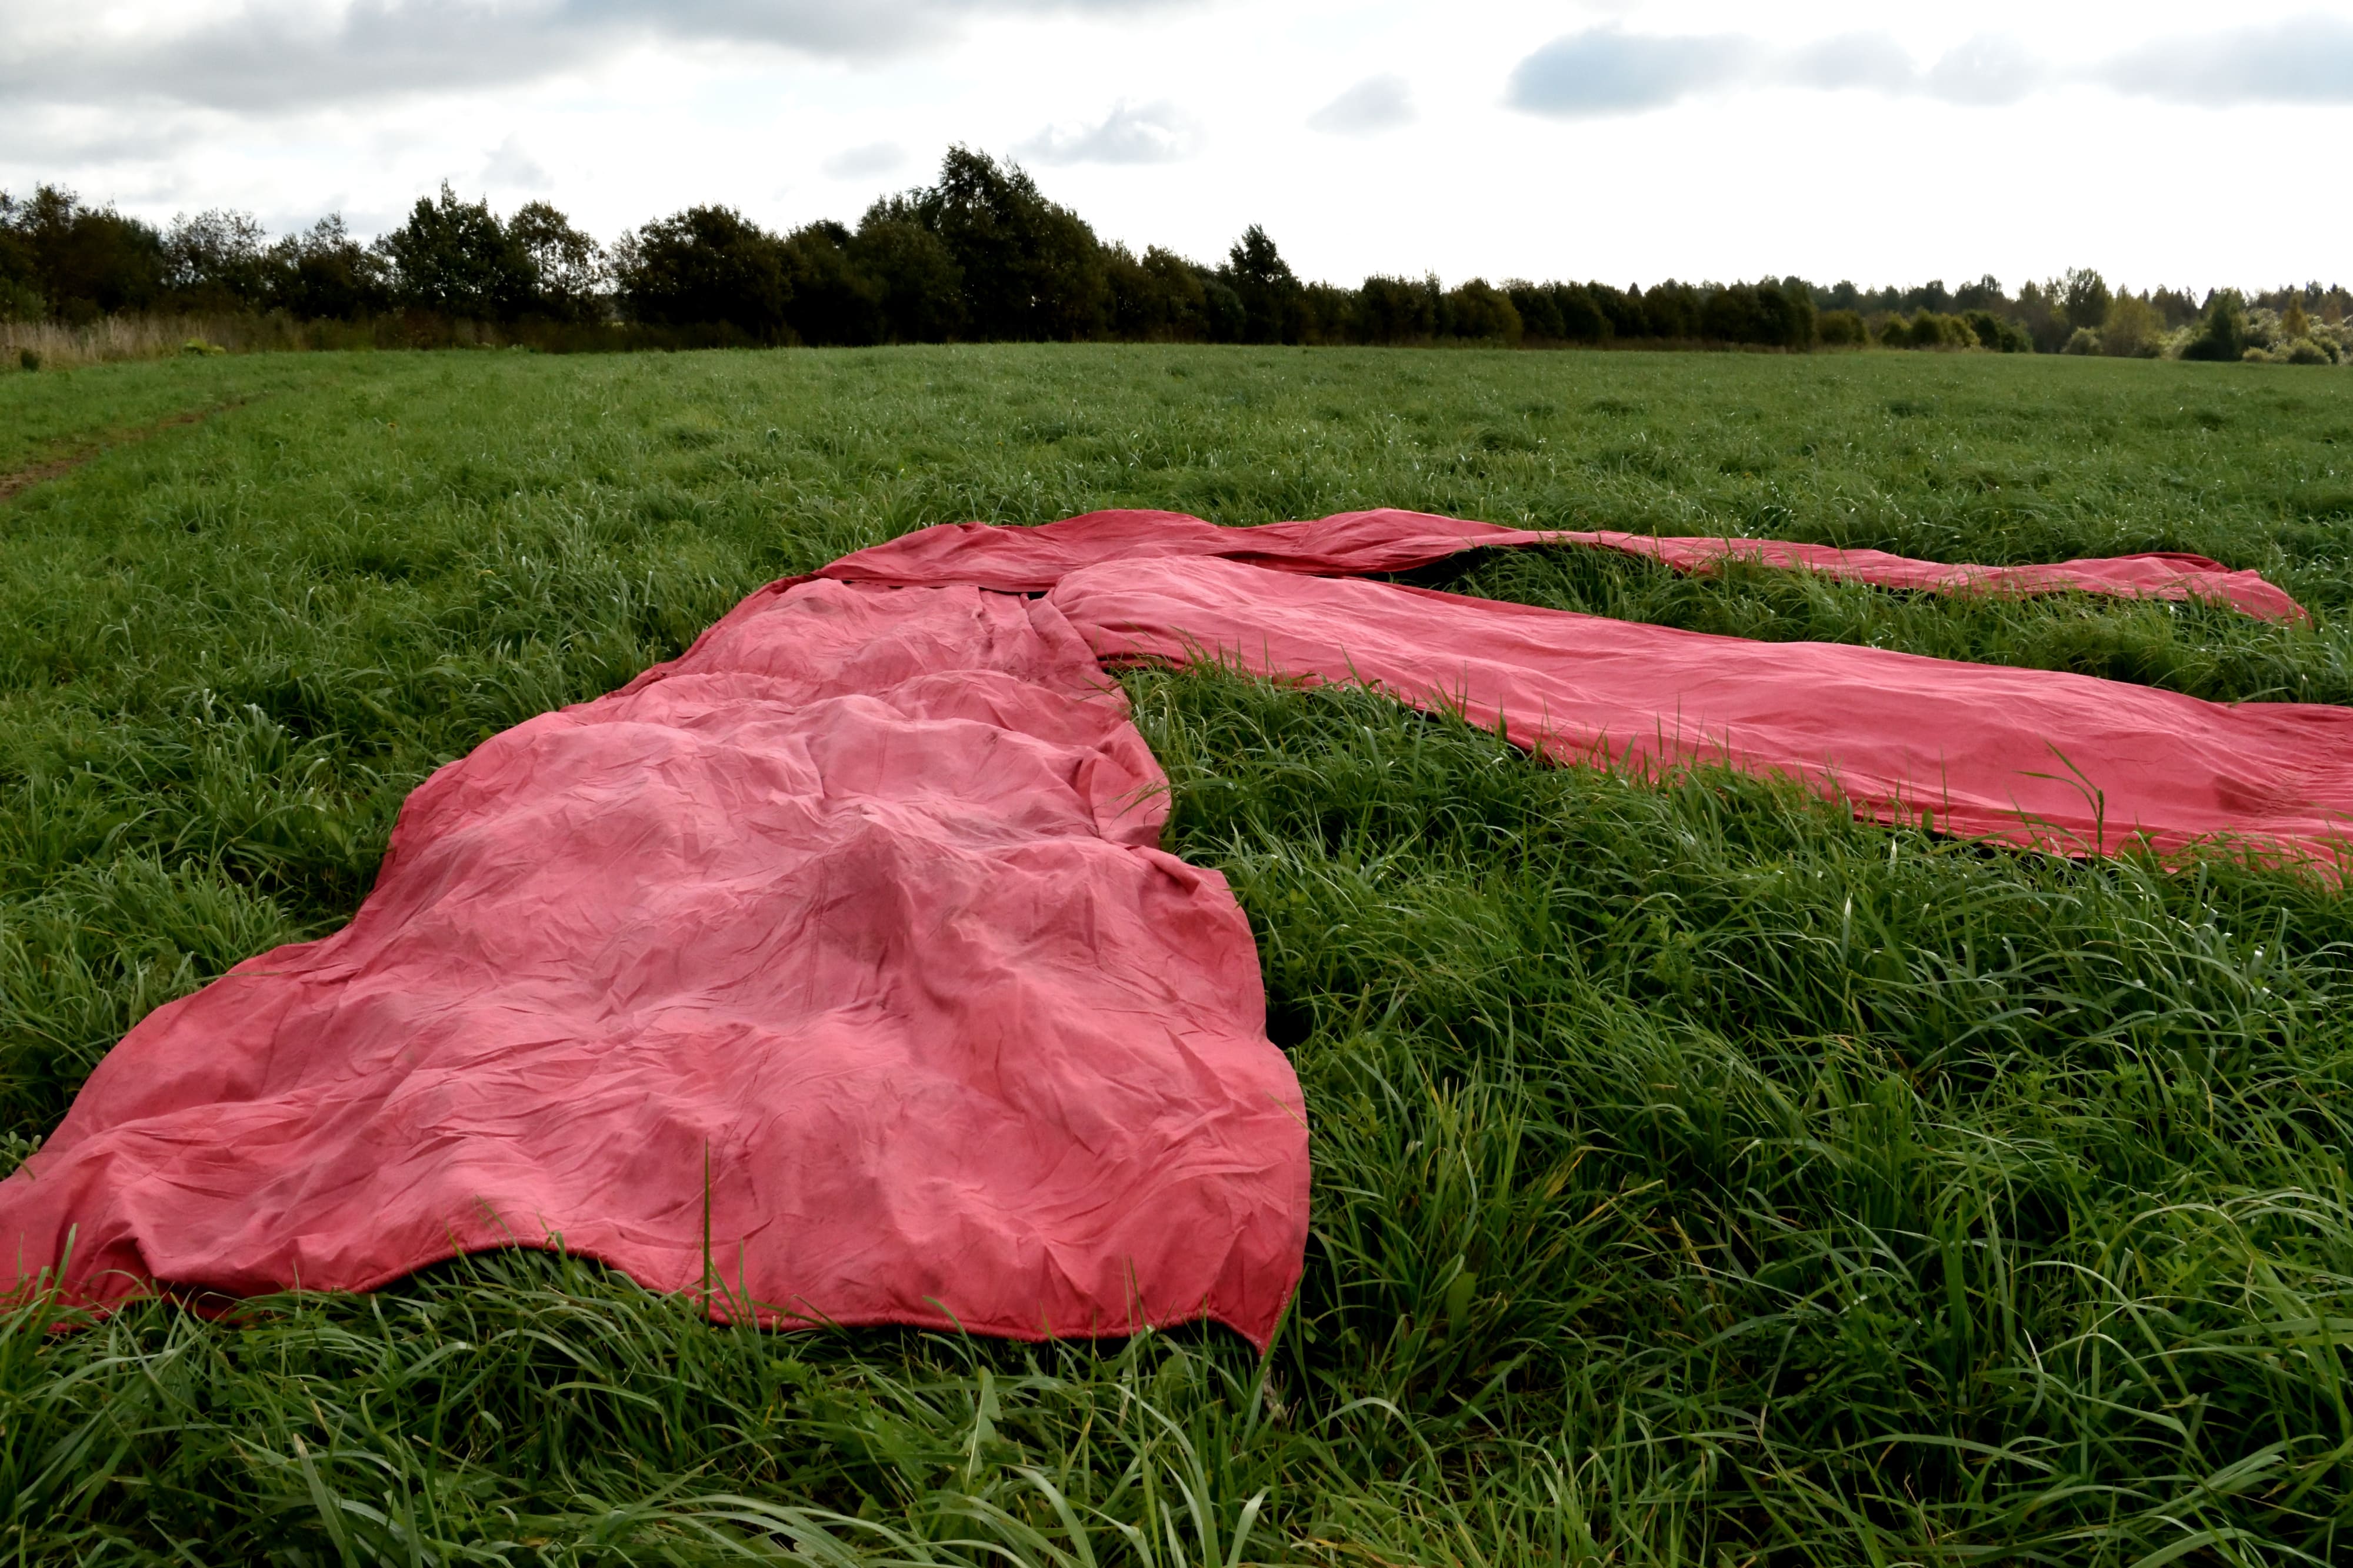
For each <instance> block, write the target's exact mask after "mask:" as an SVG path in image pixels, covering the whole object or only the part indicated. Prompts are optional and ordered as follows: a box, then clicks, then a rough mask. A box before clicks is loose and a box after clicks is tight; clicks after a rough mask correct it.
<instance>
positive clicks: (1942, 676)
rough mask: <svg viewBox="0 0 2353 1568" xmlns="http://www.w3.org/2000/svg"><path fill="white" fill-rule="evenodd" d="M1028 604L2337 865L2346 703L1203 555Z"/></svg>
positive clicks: (2349, 819)
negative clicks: (1652, 619)
mask: <svg viewBox="0 0 2353 1568" xmlns="http://www.w3.org/2000/svg"><path fill="white" fill-rule="evenodd" d="M1046 602H1047V603H1049V604H1050V605H1054V606H1056V607H1057V608H1059V609H1060V611H1061V612H1062V613H1063V614H1064V615H1065V616H1068V617H1069V618H1070V621H1071V625H1072V626H1076V627H1077V628H1078V630H1079V631H1080V633H1081V634H1082V635H1083V636H1084V637H1086V639H1087V641H1088V644H1089V646H1091V647H1093V649H1094V650H1095V652H1096V653H1098V654H1100V655H1103V657H1105V658H1160V659H1167V660H1171V661H1175V662H1178V663H1189V662H1202V661H1210V662H1222V663H1227V664H1230V665H1233V666H1236V667H1238V668H1242V669H1244V670H1248V671H1250V672H1251V673H1253V674H1258V675H1263V676H1271V677H1278V678H1285V679H1301V680H1306V681H1310V682H1326V681H1337V682H1352V683H1359V684H1363V685H1367V686H1376V687H1378V688H1379V689H1382V690H1384V691H1386V692H1388V694H1389V695H1391V696H1393V697H1395V698H1397V699H1398V700H1401V701H1404V702H1407V703H1410V704H1413V705H1414V706H1417V707H1420V708H1424V709H1432V710H1437V709H1449V710H1459V711H1461V713H1462V714H1463V715H1464V716H1465V717H1466V718H1468V719H1470V720H1471V721H1472V722H1475V723H1477V724H1479V725H1481V726H1482V727H1484V728H1487V729H1495V728H1497V727H1498V726H1500V727H1501V728H1502V729H1503V731H1504V733H1505V734H1506V735H1507V736H1508V737H1509V738H1510V739H1511V741H1512V742H1514V744H1517V745H1520V746H1523V747H1526V748H1528V749H1531V750H1534V751H1537V752H1542V753H1544V754H1546V755H1547V756H1551V757H1554V758H1556V759H1558V760H1561V761H1567V762H1580V763H1599V764H1604V765H1609V766H1615V767H1620V768H1626V769H1629V770H1630V771H1633V772H1636V773H1645V774H1650V773H1657V772H1658V771H1660V770H1661V769H1662V768H1676V767H1683V766H1688V765H1691V764H1694V763H1702V764H1716V765H1723V766H1727V767H1731V768H1734V769H1736V770H1738V771H1740V772H1743V773H1752V774H1756V775H1758V776H1763V777H1777V776H1778V777H1786V778H1790V779H1795V780H1799V781H1800V782H1802V783H1804V784H1807V785H1809V786H1810V787H1811V788H1813V789H1814V790H1815V791H1817V792H1818V793H1820V794H1822V795H1827V796H1830V797H1831V798H1834V799H1839V800H1842V801H1845V802H1847V803H1849V804H1850V805H1852V807H1853V808H1854V810H1855V811H1856V812H1858V813H1859V814H1861V815H1862V816H1869V817H1873V818H1876V819H1879V820H1882V821H1891V822H1892V821H1911V822H1922V823H1925V824H1926V825H1927V826H1933V827H1935V828H1936V829H1938V830H1940V831H1943V832H1947V833H1952V834H1959V835H1963V836H1966V837H1983V838H1990V839H1996V840H2000V841H2001V842H2004V843H2010V844H2017V845H2024V846H2031V847H2038V848H2044V849H2052V850H2057V851H2059V852H2061V853H2065V854H2113V853H2116V851H2118V850H2120V849H2122V848H2124V847H2126V844H2127V843H2128V842H2132V841H2135V840H2137V841H2139V842H2141V843H2144V844H2146V845H2147V847H2150V848H2152V849H2154V850H2156V851H2158V852H2159V853H2161V854H2166V853H2178V852H2179V851H2180V850H2182V849H2185V848H2187V847H2189V846H2190V845H2192V844H2194V843H2197V842H2199V841H2200V840H2206V839H2211V838H2217V837H2229V838H2236V839H2239V840H2242V841H2243V842H2244V843H2245V844H2246V845H2247V846H2248V847H2251V848H2253V849H2254V850H2256V851H2257V852H2258V854H2259V855H2261V854H2264V853H2271V854H2275V855H2278V854H2284V855H2285V856H2286V857H2288V858H2295V859H2302V860H2312V861H2317V862H2322V863H2326V864H2328V865H2331V866H2334V865H2337V864H2339V863H2341V858H2342V857H2343V856H2344V854H2345V852H2346V850H2347V848H2348V834H2353V709H2347V708H2337V707H2329V706H2324V705H2320V704H2314V703H2292V702H2246V703H2221V702H2207V701H2203V700H2200V699H2198V698H2194V697H2185V696H2182V695H2180V694H2179V693H2178V692H2171V691H2160V690H2158V689H2155V688H2153V687H2146V686H2133V685H2128V684H2126V683H2125V682H2123V681H2115V680H2102V679H2095V678H2094V677H2092V676H2086V675H2073V674H2069V673H2066V672H2064V671H2055V670H2042V669H2012V668H2004V667H2001V666H1998V665H1983V664H1967V663H1961V662H1957V661H1955V660H1952V659H1941V658H1922V657H1920V656H1918V655H1916V654H1907V653H1897V652H1894V651H1893V650H1891V649H1888V648H1877V647H1852V646H1849V645H1845V644H1838V643H1764V642H1752V641H1749V640H1748V639H1746V638H1744V637H1716V636H1712V635H1710V634H1707V633H1704V632H1689V631H1681V630H1677V629H1675V628H1673V627H1670V626H1641V625H1635V624H1630V623H1628V622H1624V621H1617V620H1611V619H1609V618H1608V617H1605V616H1586V615H1577V614H1573V613H1570V612H1568V611H1564V610H1548V609H1540V608H1536V607H1535V606H1532V605H1513V604H1502V603H1497V602H1495V601H1493V600H1488V599H1472V598H1465V597H1463V596H1461V595H1453V594H1440V593H1435V592H1432V591H1430V590H1429V589H1423V588H1412V587H1404V586H1399V585H1398V584H1388V583H1366V582H1352V581H1345V580H1339V579H1331V578H1318V577H1305V576H1301V575H1299V574H1295V573H1289V572H1271V571H1267V570H1265V569H1263V568H1261V567H1257V566H1250V565H1246V564H1244V563H1240V562H1237V561H1226V560H1219V559H1216V558H1212V557H1193V558H1183V557H1164V558H1161V559H1157V560H1147V561H1136V562H1123V563H1116V564H1112V565H1103V566H1091V567H1086V568H1084V569H1082V570H1080V571H1076V572H1072V573H1070V574H1067V575H1065V576H1064V577H1063V578H1062V579H1061V581H1060V583H1058V584H1056V585H1055V587H1054V590H1053V592H1052V593H1050V594H1049V595H1047V598H1046Z"/></svg>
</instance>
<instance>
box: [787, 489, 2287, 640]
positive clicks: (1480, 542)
mask: <svg viewBox="0 0 2353 1568" xmlns="http://www.w3.org/2000/svg"><path fill="white" fill-rule="evenodd" d="M1537 544H1568V545H1584V546H1588V547H1591V548H1596V549H1603V550H1615V551H1619V552H1622V553H1624V554H1628V555H1640V556H1645V557H1649V558H1651V559H1653V560H1658V561H1663V562H1665V563H1667V564H1668V565H1670V566H1672V567H1674V568H1675V569H1676V570H1678V571H1683V572H1704V571H1707V570H1709V569H1711V568H1712V567H1714V566H1715V565H1717V564H1718V563H1722V562H1725V561H1728V560H1737V561H1747V562H1753V563H1757V564H1760V565H1766V566H1777V567H1787V568H1790V569H1792V570H1802V571H1809V572H1816V573H1820V574H1821V575H1823V576H1825V577H1833V578H1837V579H1839V580H1840V581H1842V582H1850V583H1867V584H1875V585H1877V586H1879V587H1883V588H1911V589H1918V590H1922V591H1926V592H1932V593H1940V594H1988V595H2005V594H2010V595H2031V594H2053V593H2062V592H2068V591H2073V592H2077V593H2087V594H2106V595H2115V596H2117V597H2122V598H2151V599H2171V600H2175V601H2184V600H2189V599H2204V600H2210V601H2212V602H2215V603H2218V604H2226V605H2234V606H2236V607H2237V608H2239V609H2241V610H2242V611H2244V612H2245V613H2246V614H2248V615H2250V616H2256V617H2257V618H2259V619H2262V620H2268V621H2308V620H2310V619H2311V616H2309V615H2308V614H2306V611H2305V608H2304V606H2303V605H2299V604H2297V603H2296V602H2295V600H2294V599H2292V598H2290V597H2289V596H2288V595H2286V594H2284V593H2283V592H2282V591H2281V590H2280V589H2279V588H2277V587H2275V586H2274V584H2271V583H2270V582H2268V581H2266V580H2265V579H2264V578H2263V575H2262V574H2260V573H2256V572H2243V571H2232V569H2231V568H2230V567H2228V566H2225V565H2223V564H2222V563H2221V562H2219V561H2210V560H2208V559H2207V558H2206V557H2205V556H2203V555H2190V554H2185V553H2181V552H2169V551H2168V552H2150V553H2145V554H2139V555H2109V556H2100V557H2094V558H2087V559H2084V560H2078V561H2061V562H2057V563H2052V564H2049V565H2036V566H1977V565H1968V564H1962V565H1948V564H1946V563H1941V562H1936V561H1915V560H1913V559H1911V558H1909V557H1907V556H1902V555H1890V554H1888V553H1887V552H1884V551H1879V550H1840V549H1834V548H1832V547H1831V546H1830V545H1827V544H1795V543H1791V542H1787V541H1784V540H1776V539H1734V538H1715V537H1710V536H1698V535H1694V536H1690V537H1680V538H1678V537H1665V538H1659V537H1653V536H1651V535H1650V534H1644V533H1623V532H1620V531H1616V530H1612V529H1599V530H1590V531H1579V530H1571V529H1517V528H1504V527H1503V526H1501V525H1500V524H1497V523H1492V522H1476V521H1471V520H1469V519H1466V518H1459V517H1440V516H1437V515H1435V514H1433V513H1430V512H1421V511H1400V510H1396V509H1395V508H1388V507H1385V508H1381V509H1379V510H1373V511H1343V512H1335V513H1334V514H1333V515H1332V516H1330V517H1325V518H1318V519H1316V520H1315V521H1307V522H1270V523H1266V524H1263V525H1261V526H1260V527H1256V528H1221V527H1219V526H1218V525H1217V524H1215V523H1212V522H1205V521H1202V520H1201V519H1199V518H1198V517H1193V516H1189V515H1187V513H1184V512H1179V511H1140V510H1128V511H1091V512H1087V513H1085V514H1084V515H1082V516H1079V517H1071V518H1065V519H1063V520H1062V521H1060V522H1049V523H1044V524H1041V525H1039V527H1036V528H998V527H994V526H992V525H990V524H988V523H983V522H958V523H941V524H939V525H938V526H936V527H933V528H925V529H919V530H917V531H914V532H913V533H907V534H902V535H901V536H900V537H898V538H896V539H892V540H889V541H886V542H883V543H881V544H877V545H873V546H871V547H870V548H868V549H865V550H860V551H858V552H854V553H852V554H849V555H845V556H843V557H842V558H841V559H840V560H839V561H836V562H834V563H832V564H830V565H828V566H823V567H820V568H818V571H817V573H816V574H815V575H817V576H820V577H832V578H836V579H838V580H839V581H842V582H846V583H884V584H891V585H892V586H895V587H911V586H914V585H916V584H927V583H972V584H978V585H980V586H982V587H985V588H997V589H1001V590H1003V591H1005V592H1008V593H1029V594H1042V593H1044V592H1045V591H1046V590H1047V589H1049V588H1050V587H1052V586H1053V585H1054V584H1056V583H1059V582H1060V581H1061V580H1062V577H1063V576H1064V575H1065V574H1068V573H1071V572H1075V571H1077V570H1078V569H1079V568H1080V567H1082V566H1095V565H1101V564H1103V563H1107V562H1112V561H1140V560H1145V559H1148V558H1152V557H1155V556H1164V555H1177V556H1194V555H1210V556H1219V557H1221V558H1223V559H1226V560H1229V561H1243V562H1247V563H1250V564H1251V565H1254V566H1264V567H1268V568H1271V569H1272V570H1275V571H1279V572H1300V573H1305V574H1310V575H1313V576H1320V577H1362V576H1369V575H1374V574H1381V573H1390V572H1409V571H1412V570H1413V569H1414V568H1416V567H1419V566H1427V565H1430V563H1433V562H1437V561H1442V560H1444V559H1446V558H1447V557H1449V556H1451V555H1456V554H1460V553H1461V552H1463V551H1466V550H1488V549H1502V548H1521V547H1525V546H1528V545H1537Z"/></svg>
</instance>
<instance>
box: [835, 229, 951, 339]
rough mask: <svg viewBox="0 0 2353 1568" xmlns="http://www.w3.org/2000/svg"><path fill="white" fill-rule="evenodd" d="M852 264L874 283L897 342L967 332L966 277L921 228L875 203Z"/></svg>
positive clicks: (853, 246)
mask: <svg viewBox="0 0 2353 1568" xmlns="http://www.w3.org/2000/svg"><path fill="white" fill-rule="evenodd" d="M849 259H850V262H851V264H852V265H853V266H855V267H856V268H858V270H859V271H860V273H862V274H863V275H864V276H865V277H866V278H867V279H868V280H869V281H871V283H872V284H873V286H874V289H875V290H876V293H877V295H878V296H879V298H880V300H881V307H882V320H883V322H884V327H885V330H886V331H888V333H889V334H890V336H891V337H892V339H894V340H895V341H897V342H902V343H936V342H946V341H947V340H949V339H951V338H954V337H955V336H956V335H957V334H958V333H960V332H962V331H964V323H965V316H964V274H963V273H962V272H961V271H959V270H958V269H957V267H956V264H955V257H953V256H950V255H949V254H948V247H947V246H946V245H945V243H944V242H943V241H942V240H941V238H940V237H939V236H938V235H936V234H934V233H933V232H932V231H931V230H929V229H927V228H925V227H924V226H923V225H921V224H919V223H910V222H907V221H905V220H904V219H902V218H894V217H892V216H889V208H888V206H887V205H885V204H883V203H881V202H877V203H876V204H875V205H873V206H872V207H871V208H869V209H868V210H867V214H866V216H865V219H864V220H863V221H862V222H860V224H859V226H858V233H857V234H856V235H855V236H853V237H851V239H850V242H849Z"/></svg>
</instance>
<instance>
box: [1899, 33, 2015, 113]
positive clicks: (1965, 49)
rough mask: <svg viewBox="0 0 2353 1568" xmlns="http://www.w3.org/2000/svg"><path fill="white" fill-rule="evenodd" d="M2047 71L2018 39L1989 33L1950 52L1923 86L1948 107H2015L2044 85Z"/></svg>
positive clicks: (1925, 80)
mask: <svg viewBox="0 0 2353 1568" xmlns="http://www.w3.org/2000/svg"><path fill="white" fill-rule="evenodd" d="M2044 74H2045V72H2044V68H2043V66H2042V62H2041V61H2039V60H2037V59H2035V58H2034V57H2033V56H2031V55H2030V54H2028V53H2027V52H2026V46H2025V45H2023V44H2021V43H2020V42H2019V41H2018V40H2017V39H2016V38H2010V37H2002V36H2001V35H2000V34H1995V33H1988V34H1983V35H1980V36H1979V37H1974V38H1971V39H1969V40H1968V42H1967V43H1965V44H1962V45H1961V46H1960V47H1958V48H1956V49H1951V50H1948V51H1947V53H1946V54H1945V55H1944V57H1943V58H1940V59H1938V60H1937V61H1936V64H1935V65H1933V66H1931V67H1930V68H1928V74H1927V75H1926V77H1924V78H1923V79H1922V82H1921V84H1922V86H1923V87H1924V88H1925V89H1926V90H1927V92H1928V94H1929V96H1930V97H1932V98H1941V99H1943V100H1945V101H1946V102H1947V103H1968V104H1977V105H1979V106H1988V105H1993V104H2003V103H2016V102H2017V101H2018V100H2020V99H2021V98H2024V97H2025V96H2026V95H2027V94H2028V93H2030V92H2032V91H2033V90H2034V89H2036V88H2037V87H2039V86H2041V85H2042V79H2043V76H2044Z"/></svg>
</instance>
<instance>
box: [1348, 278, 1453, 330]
mask: <svg viewBox="0 0 2353 1568" xmlns="http://www.w3.org/2000/svg"><path fill="white" fill-rule="evenodd" d="M1439 299H1440V292H1439V288H1438V279H1435V278H1429V279H1422V280H1421V281H1419V282H1416V281H1414V280H1413V279H1409V278H1382V277H1377V276H1376V277H1372V278H1367V279H1365V286H1364V287H1363V288H1361V289H1357V290H1356V338H1357V340H1358V341H1359V342H1367V343H1411V342H1425V341H1427V340H1428V339H1429V338H1430V337H1431V336H1432V335H1434V334H1435V333H1436V332H1437V331H1438V311H1439Z"/></svg>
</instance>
